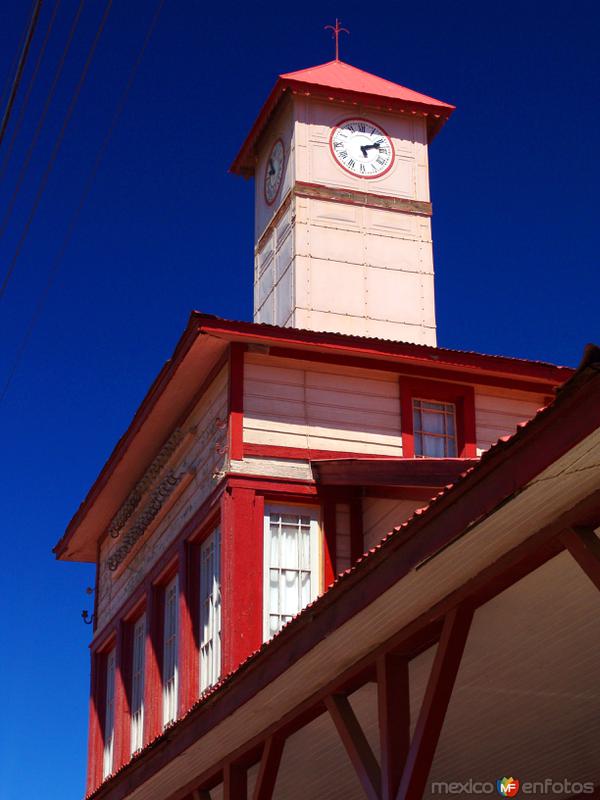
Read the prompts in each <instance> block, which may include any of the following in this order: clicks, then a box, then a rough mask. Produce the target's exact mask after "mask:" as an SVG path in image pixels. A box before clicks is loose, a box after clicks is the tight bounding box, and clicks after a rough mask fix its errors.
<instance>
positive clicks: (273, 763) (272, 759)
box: [253, 736, 285, 800]
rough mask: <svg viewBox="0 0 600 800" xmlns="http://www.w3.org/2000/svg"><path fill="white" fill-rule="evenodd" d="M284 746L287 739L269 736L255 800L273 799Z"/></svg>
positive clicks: (261, 762) (261, 761)
mask: <svg viewBox="0 0 600 800" xmlns="http://www.w3.org/2000/svg"><path fill="white" fill-rule="evenodd" d="M284 745H285V739H284V738H283V737H280V736H269V738H268V739H267V741H266V742H265V746H264V748H263V753H262V758H261V759H260V766H259V768H258V777H257V779H256V785H255V787H254V797H253V800H271V799H272V797H273V790H274V789H275V782H276V780H277V773H278V772H279V764H280V763H281V756H282V754H283V747H284Z"/></svg>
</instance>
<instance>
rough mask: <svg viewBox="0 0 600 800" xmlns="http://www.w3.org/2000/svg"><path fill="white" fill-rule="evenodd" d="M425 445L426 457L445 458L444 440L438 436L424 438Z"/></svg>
mask: <svg viewBox="0 0 600 800" xmlns="http://www.w3.org/2000/svg"><path fill="white" fill-rule="evenodd" d="M423 443H424V445H425V448H424V449H425V452H424V455H426V456H429V457H430V458H444V456H445V455H446V453H445V452H444V439H443V438H442V437H438V436H424V437H423Z"/></svg>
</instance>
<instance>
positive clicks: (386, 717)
mask: <svg viewBox="0 0 600 800" xmlns="http://www.w3.org/2000/svg"><path fill="white" fill-rule="evenodd" d="M377 703H378V710H379V742H380V746H381V789H382V800H394V798H395V797H396V794H397V792H398V787H399V786H400V780H401V778H402V771H403V770H404V766H405V764H406V759H407V757H408V751H409V748H410V694H409V683H408V659H407V658H405V657H403V656H399V655H394V654H390V653H386V654H383V655H381V656H379V657H378V659H377Z"/></svg>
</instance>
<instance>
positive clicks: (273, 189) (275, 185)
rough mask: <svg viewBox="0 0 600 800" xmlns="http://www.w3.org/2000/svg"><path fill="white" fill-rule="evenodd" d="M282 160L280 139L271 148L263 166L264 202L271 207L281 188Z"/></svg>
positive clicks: (283, 157)
mask: <svg viewBox="0 0 600 800" xmlns="http://www.w3.org/2000/svg"><path fill="white" fill-rule="evenodd" d="M284 160H285V150H284V149H283V142H282V141H281V139H277V141H276V142H275V144H274V145H273V147H272V148H271V152H270V153H269V157H268V158H267V163H266V165H265V200H266V201H267V203H268V204H269V205H272V203H273V201H274V200H275V198H276V197H277V192H278V191H279V188H280V186H281V181H282V179H283V162H284Z"/></svg>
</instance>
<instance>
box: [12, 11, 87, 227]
mask: <svg viewBox="0 0 600 800" xmlns="http://www.w3.org/2000/svg"><path fill="white" fill-rule="evenodd" d="M84 5H85V0H79V5H78V6H77V10H76V12H75V16H74V17H73V21H72V22H71V28H70V30H69V34H68V36H67V41H66V44H65V46H64V48H63V51H62V54H61V57H60V59H59V61H58V64H57V66H56V70H55V71H54V77H53V79H52V85H51V86H50V89H49V90H48V94H47V95H46V102H45V103H44V107H43V109H42V113H41V114H40V116H39V119H38V122H37V125H36V127H35V131H34V132H33V136H32V139H31V142H30V144H29V147H28V148H27V152H26V153H25V157H24V159H23V163H22V164H21V169H20V170H19V175H18V177H17V183H16V185H15V188H14V189H13V193H12V195H11V198H10V200H9V201H8V206H7V208H6V213H5V214H4V218H3V220H2V224H1V225H0V239H1V238H2V237H3V236H4V234H5V232H6V228H7V225H8V222H9V220H10V215H11V214H12V211H13V209H14V207H15V203H16V202H17V197H18V196H19V192H20V191H21V186H22V185H23V181H24V180H25V176H26V174H27V170H28V168H29V164H30V162H31V158H32V156H33V153H34V151H35V148H36V145H37V142H38V139H39V138H40V133H41V132H42V128H43V127H44V122H45V121H46V116H47V114H48V110H49V108H50V106H51V104H52V100H53V99H54V95H55V93H56V88H57V86H58V82H59V80H60V77H61V75H62V71H63V67H64V65H65V61H66V60H67V55H68V54H69V50H70V49H71V44H72V43H73V38H74V37H75V32H76V30H77V26H78V24H79V18H80V17H81V12H82V11H83V7H84Z"/></svg>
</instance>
